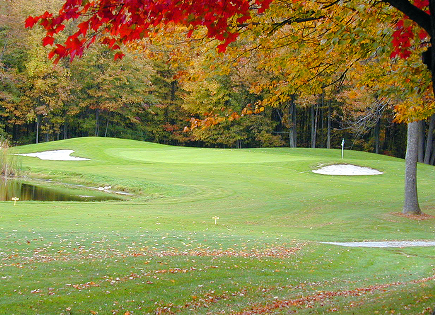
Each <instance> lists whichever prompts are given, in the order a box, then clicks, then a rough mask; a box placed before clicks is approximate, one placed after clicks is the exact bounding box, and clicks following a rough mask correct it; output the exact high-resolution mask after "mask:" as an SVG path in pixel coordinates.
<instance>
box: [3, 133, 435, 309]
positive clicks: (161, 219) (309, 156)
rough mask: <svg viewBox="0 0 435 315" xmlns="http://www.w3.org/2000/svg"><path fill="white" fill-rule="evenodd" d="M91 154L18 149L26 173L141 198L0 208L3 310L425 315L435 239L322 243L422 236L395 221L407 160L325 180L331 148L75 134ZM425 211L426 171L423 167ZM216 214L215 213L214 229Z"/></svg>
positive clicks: (426, 227) (429, 198)
mask: <svg viewBox="0 0 435 315" xmlns="http://www.w3.org/2000/svg"><path fill="white" fill-rule="evenodd" d="M54 149H73V150H74V151H75V152H74V155H76V156H80V157H86V158H89V159H90V161H43V160H38V159H35V158H30V157H23V158H22V164H23V166H25V167H27V169H28V170H29V171H30V172H31V173H33V174H39V176H41V177H51V176H52V177H53V178H55V179H56V178H57V179H62V180H63V181H71V182H74V181H77V176H82V178H84V179H85V180H86V181H89V182H90V183H93V184H95V185H100V186H102V185H116V184H119V185H122V186H123V187H124V189H125V190H132V191H135V192H137V196H136V198H133V199H131V200H128V201H120V202H117V201H116V202H102V203H98V204H97V203H78V202H45V203H43V202H19V203H18V205H17V206H13V203H8V202H5V203H2V204H1V205H0V207H1V212H0V220H1V222H2V224H1V225H0V236H1V238H0V262H1V264H0V276H1V277H2V281H1V282H0V294H1V297H2V298H1V299H0V312H1V313H4V314H61V313H63V314H90V313H94V314H96V313H98V314H111V313H114V314H126V313H127V314H128V313H130V314H156V313H161V314H165V313H166V314H172V313H175V314H219V313H226V314H231V313H232V314H288V313H292V312H297V313H298V314H324V313H329V312H336V313H339V314H356V313H359V314H375V313H379V314H385V313H393V312H394V313H396V314H416V313H422V314H430V311H429V310H430V309H432V308H433V307H435V296H434V292H435V290H434V289H435V288H434V283H435V282H434V261H435V250H434V248H344V247H339V246H334V245H327V244H321V243H319V242H323V241H326V242H327V241H363V240H373V241H374V240H379V241H380V240H433V239H434V232H435V221H434V220H432V219H428V220H423V221H417V220H410V219H408V218H406V217H400V216H397V215H395V214H394V213H397V212H400V209H401V203H402V191H403V188H402V186H403V168H404V163H403V160H399V159H394V158H390V157H384V156H379V155H373V154H368V153H362V152H346V153H345V159H344V162H346V163H352V164H356V165H361V166H369V167H372V168H376V169H379V170H381V171H383V172H384V174H383V175H378V176H358V177H346V176H325V175H318V174H313V173H312V172H311V170H312V169H313V168H316V167H317V166H318V165H320V164H331V163H336V162H343V160H341V154H340V151H338V150H322V149H317V150H312V149H287V148H277V149H246V150H217V149H199V148H178V147H168V146H163V145H158V144H150V143H142V142H137V141H130V140H119V139H102V138H83V139H71V140H66V141H58V142H52V143H44V144H39V145H31V146H23V147H19V148H16V151H17V152H18V153H30V152H36V151H44V150H54ZM419 167H420V169H419V191H420V201H421V204H422V208H423V211H424V212H426V213H428V214H432V215H435V211H434V204H435V198H434V196H433V183H434V179H435V172H434V170H433V168H432V167H428V166H425V165H420V166H419ZM213 217H219V219H217V224H215V223H214V219H213Z"/></svg>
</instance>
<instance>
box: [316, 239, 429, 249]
mask: <svg viewBox="0 0 435 315" xmlns="http://www.w3.org/2000/svg"><path fill="white" fill-rule="evenodd" d="M321 243H322V244H330V245H338V246H346V247H376V248H388V247H429V246H435V241H384V242H321Z"/></svg>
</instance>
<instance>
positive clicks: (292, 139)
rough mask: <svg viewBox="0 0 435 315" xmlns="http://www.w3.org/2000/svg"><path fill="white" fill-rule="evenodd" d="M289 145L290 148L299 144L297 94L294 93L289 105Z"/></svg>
mask: <svg viewBox="0 0 435 315" xmlns="http://www.w3.org/2000/svg"><path fill="white" fill-rule="evenodd" d="M289 125H290V128H289V145H290V148H296V146H297V142H296V140H297V129H296V104H295V96H294V95H292V97H291V99H290V106H289Z"/></svg>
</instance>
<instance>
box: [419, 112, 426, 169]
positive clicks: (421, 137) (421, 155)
mask: <svg viewBox="0 0 435 315" xmlns="http://www.w3.org/2000/svg"><path fill="white" fill-rule="evenodd" d="M424 130H425V126H424V121H423V120H419V121H418V162H420V163H423V160H424V138H425V137H424Z"/></svg>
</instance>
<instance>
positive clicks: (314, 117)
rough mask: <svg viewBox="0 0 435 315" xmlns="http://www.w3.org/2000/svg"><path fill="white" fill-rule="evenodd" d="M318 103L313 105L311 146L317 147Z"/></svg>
mask: <svg viewBox="0 0 435 315" xmlns="http://www.w3.org/2000/svg"><path fill="white" fill-rule="evenodd" d="M317 108H318V104H316V105H313V106H311V148H313V149H314V148H315V147H316V134H317Z"/></svg>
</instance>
